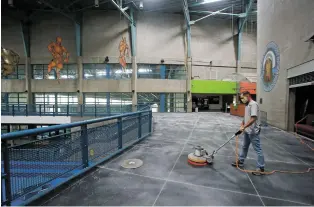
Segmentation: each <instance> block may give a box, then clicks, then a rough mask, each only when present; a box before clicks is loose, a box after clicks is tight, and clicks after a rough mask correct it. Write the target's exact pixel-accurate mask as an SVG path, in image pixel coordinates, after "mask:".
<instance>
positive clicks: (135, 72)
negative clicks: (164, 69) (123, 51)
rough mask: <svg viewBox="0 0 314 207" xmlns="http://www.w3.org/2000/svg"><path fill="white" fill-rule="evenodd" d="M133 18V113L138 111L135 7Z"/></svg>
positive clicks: (131, 13)
mask: <svg viewBox="0 0 314 207" xmlns="http://www.w3.org/2000/svg"><path fill="white" fill-rule="evenodd" d="M130 18H131V24H130V27H131V52H132V79H131V82H132V111H137V62H136V26H135V21H134V15H133V7H131V8H130Z"/></svg>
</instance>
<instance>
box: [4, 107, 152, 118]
mask: <svg viewBox="0 0 314 207" xmlns="http://www.w3.org/2000/svg"><path fill="white" fill-rule="evenodd" d="M149 107H150V106H148V105H147V104H146V105H139V106H138V107H137V108H138V109H140V110H143V109H149ZM130 112H132V105H102V104H97V105H95V104H83V105H78V104H56V105H54V104H32V105H27V104H1V115H2V116H81V117H83V116H94V117H98V116H112V115H118V114H123V113H130Z"/></svg>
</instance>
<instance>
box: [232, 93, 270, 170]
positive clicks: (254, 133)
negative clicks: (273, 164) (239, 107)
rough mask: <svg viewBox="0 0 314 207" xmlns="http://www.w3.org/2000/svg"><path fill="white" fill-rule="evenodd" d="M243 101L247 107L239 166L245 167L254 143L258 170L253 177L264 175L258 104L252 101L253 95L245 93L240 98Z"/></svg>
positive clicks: (242, 125)
mask: <svg viewBox="0 0 314 207" xmlns="http://www.w3.org/2000/svg"><path fill="white" fill-rule="evenodd" d="M240 98H241V101H242V102H243V103H244V104H245V105H246V107H245V114H244V120H243V121H242V124H241V128H240V130H241V131H243V134H244V139H243V147H242V151H241V154H240V157H239V160H238V166H239V167H243V166H244V160H245V158H246V156H247V153H248V150H249V146H250V144H251V143H252V145H253V148H254V150H255V152H256V154H257V170H256V172H253V173H252V174H253V175H262V173H261V172H264V167H265V162H264V155H263V150H262V146H261V141H260V136H259V135H260V131H261V127H260V111H259V106H258V104H257V103H256V102H255V101H254V100H253V99H252V97H251V94H250V93H249V92H248V91H245V92H243V93H242V94H241V96H240ZM232 166H236V162H233V163H232Z"/></svg>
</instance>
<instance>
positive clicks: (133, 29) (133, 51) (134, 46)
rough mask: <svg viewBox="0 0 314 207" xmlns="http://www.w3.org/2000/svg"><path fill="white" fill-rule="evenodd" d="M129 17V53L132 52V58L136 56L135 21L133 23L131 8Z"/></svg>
mask: <svg viewBox="0 0 314 207" xmlns="http://www.w3.org/2000/svg"><path fill="white" fill-rule="evenodd" d="M130 16H131V20H132V23H131V42H132V44H131V51H132V56H133V57H134V56H136V26H135V21H134V16H133V7H131V8H130Z"/></svg>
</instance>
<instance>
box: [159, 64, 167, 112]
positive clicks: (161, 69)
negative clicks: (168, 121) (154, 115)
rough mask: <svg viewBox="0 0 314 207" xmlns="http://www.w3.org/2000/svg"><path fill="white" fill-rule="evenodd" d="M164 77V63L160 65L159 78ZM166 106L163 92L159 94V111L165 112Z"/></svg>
mask: <svg viewBox="0 0 314 207" xmlns="http://www.w3.org/2000/svg"><path fill="white" fill-rule="evenodd" d="M165 78H166V65H160V79H165ZM165 107H166V95H165V94H164V93H161V94H160V110H159V112H165Z"/></svg>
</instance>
